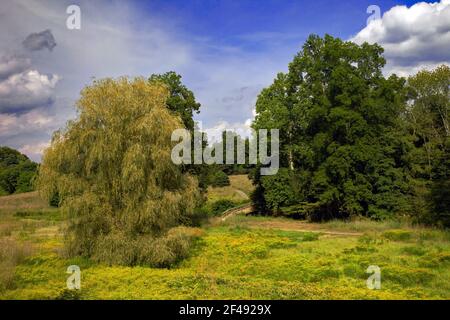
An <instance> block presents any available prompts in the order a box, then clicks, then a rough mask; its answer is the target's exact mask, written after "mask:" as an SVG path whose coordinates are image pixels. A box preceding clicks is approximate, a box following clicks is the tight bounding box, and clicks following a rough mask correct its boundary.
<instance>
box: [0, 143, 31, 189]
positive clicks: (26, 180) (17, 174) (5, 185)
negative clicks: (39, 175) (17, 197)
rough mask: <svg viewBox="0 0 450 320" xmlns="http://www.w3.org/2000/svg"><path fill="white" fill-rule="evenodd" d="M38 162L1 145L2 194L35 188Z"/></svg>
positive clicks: (0, 173)
mask: <svg viewBox="0 0 450 320" xmlns="http://www.w3.org/2000/svg"><path fill="white" fill-rule="evenodd" d="M36 170H37V163H35V162H33V161H31V160H30V159H29V158H28V157H27V156H26V155H24V154H22V153H20V152H19V151H17V150H14V149H12V148H9V147H6V146H5V147H0V195H3V194H11V193H20V192H28V191H32V190H33V179H34V176H35V174H36Z"/></svg>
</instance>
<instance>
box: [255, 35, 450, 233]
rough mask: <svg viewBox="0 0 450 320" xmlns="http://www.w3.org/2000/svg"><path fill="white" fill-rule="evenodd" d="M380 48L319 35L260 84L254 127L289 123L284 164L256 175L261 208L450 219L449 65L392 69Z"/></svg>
mask: <svg viewBox="0 0 450 320" xmlns="http://www.w3.org/2000/svg"><path fill="white" fill-rule="evenodd" d="M382 53H383V48H382V47H380V46H379V45H377V44H373V45H370V44H367V43H364V44H362V45H357V44H355V43H352V42H345V41H342V40H340V39H338V38H333V37H331V36H329V35H326V36H325V37H323V38H321V37H318V36H314V35H312V36H310V37H309V38H308V40H307V41H306V42H305V44H304V45H303V48H302V50H301V51H300V52H299V53H298V54H297V55H296V56H295V57H294V59H293V61H292V62H291V63H290V64H289V71H288V72H287V73H279V74H278V75H277V77H276V78H275V80H274V81H273V83H272V84H271V85H270V86H269V87H267V88H265V89H263V90H262V92H261V93H260V94H259V96H258V99H257V102H256V113H257V115H256V119H255V121H254V122H253V128H255V129H259V128H266V129H270V128H282V130H280V145H281V147H280V148H281V150H280V163H281V164H282V166H283V168H282V169H281V170H280V171H279V173H278V174H277V175H275V176H268V177H261V176H259V175H257V174H254V175H253V179H254V182H255V184H256V192H255V193H254V194H253V201H254V203H255V206H256V208H257V210H258V211H259V212H260V213H262V214H285V215H292V216H296V217H303V218H304V217H306V218H310V219H313V220H324V219H332V218H348V217H351V216H367V217H371V218H375V219H383V218H388V217H393V216H397V215H411V216H413V218H414V219H416V220H418V221H421V222H427V223H434V224H442V225H445V226H449V224H450V212H449V211H450V205H449V201H450V194H449V192H450V184H449V173H450V170H449V164H450V162H449V161H450V154H449V148H450V140H449V139H450V138H449V137H450V131H449V124H448V113H449V108H450V102H449V99H450V95H449V84H450V69H449V67H448V66H445V65H443V66H440V67H438V68H437V69H435V70H433V71H421V72H419V73H418V74H416V75H414V76H411V77H409V78H408V79H404V78H401V77H398V76H396V75H395V74H394V75H391V76H389V77H386V76H384V75H383V73H382V69H383V67H384V65H385V59H384V58H383V56H382Z"/></svg>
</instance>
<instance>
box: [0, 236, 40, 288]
mask: <svg viewBox="0 0 450 320" xmlns="http://www.w3.org/2000/svg"><path fill="white" fill-rule="evenodd" d="M32 253H33V247H32V245H31V244H30V243H28V242H23V243H19V242H18V241H16V240H13V239H9V238H0V291H3V290H8V289H12V288H14V271H15V268H16V266H17V265H18V264H20V263H22V262H23V261H24V260H25V259H26V258H27V257H28V256H30V255H31V254H32Z"/></svg>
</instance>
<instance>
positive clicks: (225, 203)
mask: <svg viewBox="0 0 450 320" xmlns="http://www.w3.org/2000/svg"><path fill="white" fill-rule="evenodd" d="M235 206H236V204H235V203H234V202H233V201H231V200H228V199H221V200H217V201H215V202H213V203H212V205H211V213H212V214H213V215H215V216H217V215H220V214H222V213H223V212H225V211H226V210H228V209H230V208H233V207H235Z"/></svg>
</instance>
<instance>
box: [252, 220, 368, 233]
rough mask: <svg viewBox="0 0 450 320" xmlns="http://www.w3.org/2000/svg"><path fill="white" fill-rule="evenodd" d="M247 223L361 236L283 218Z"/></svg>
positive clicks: (289, 229)
mask: <svg viewBox="0 0 450 320" xmlns="http://www.w3.org/2000/svg"><path fill="white" fill-rule="evenodd" d="M247 225H248V226H249V227H251V228H262V229H278V230H283V231H298V232H317V233H321V234H325V235H330V236H362V235H363V234H362V233H360V232H343V231H331V230H327V229H324V228H321V227H320V225H319V224H315V223H309V222H304V221H295V220H292V221H285V220H276V218H274V219H273V220H267V221H257V220H255V221H249V222H248V223H247Z"/></svg>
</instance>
